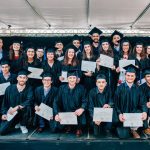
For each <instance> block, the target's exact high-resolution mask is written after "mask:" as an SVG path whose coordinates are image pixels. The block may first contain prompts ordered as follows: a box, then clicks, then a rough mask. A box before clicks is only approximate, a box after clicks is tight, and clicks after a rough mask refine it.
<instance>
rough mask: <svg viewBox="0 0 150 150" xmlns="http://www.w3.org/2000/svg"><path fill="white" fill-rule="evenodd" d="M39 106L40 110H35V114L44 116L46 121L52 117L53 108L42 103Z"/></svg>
mask: <svg viewBox="0 0 150 150" xmlns="http://www.w3.org/2000/svg"><path fill="white" fill-rule="evenodd" d="M39 108H40V111H36V112H35V113H36V114H37V115H39V116H41V117H43V118H45V119H46V120H48V121H49V120H50V119H51V118H52V117H53V109H52V108H51V107H49V106H47V105H46V104H44V103H41V104H40V106H39Z"/></svg>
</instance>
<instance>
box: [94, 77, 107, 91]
mask: <svg viewBox="0 0 150 150" xmlns="http://www.w3.org/2000/svg"><path fill="white" fill-rule="evenodd" d="M106 85H107V82H106V80H105V79H98V80H97V81H96V86H97V87H98V89H99V90H104V88H105V87H106Z"/></svg>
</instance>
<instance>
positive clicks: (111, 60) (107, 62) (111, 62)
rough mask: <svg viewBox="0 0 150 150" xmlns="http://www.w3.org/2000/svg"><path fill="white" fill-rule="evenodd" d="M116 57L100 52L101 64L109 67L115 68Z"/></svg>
mask: <svg viewBox="0 0 150 150" xmlns="http://www.w3.org/2000/svg"><path fill="white" fill-rule="evenodd" d="M113 65H114V58H112V57H109V56H106V55H103V54H100V66H104V67H107V68H113Z"/></svg>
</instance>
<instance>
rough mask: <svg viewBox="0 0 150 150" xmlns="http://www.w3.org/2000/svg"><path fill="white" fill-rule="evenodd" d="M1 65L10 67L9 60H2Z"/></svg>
mask: <svg viewBox="0 0 150 150" xmlns="http://www.w3.org/2000/svg"><path fill="white" fill-rule="evenodd" d="M1 65H10V62H9V60H1Z"/></svg>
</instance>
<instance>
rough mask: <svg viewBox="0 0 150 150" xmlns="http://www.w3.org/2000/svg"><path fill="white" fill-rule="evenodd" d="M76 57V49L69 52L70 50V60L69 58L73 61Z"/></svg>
mask: <svg viewBox="0 0 150 150" xmlns="http://www.w3.org/2000/svg"><path fill="white" fill-rule="evenodd" d="M74 56H75V51H74V49H69V50H68V58H69V59H73V58H74Z"/></svg>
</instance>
